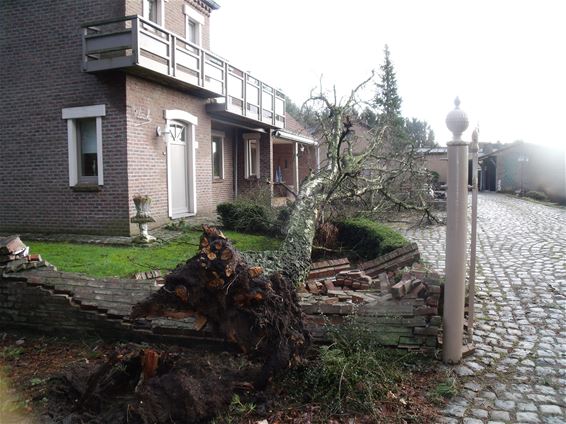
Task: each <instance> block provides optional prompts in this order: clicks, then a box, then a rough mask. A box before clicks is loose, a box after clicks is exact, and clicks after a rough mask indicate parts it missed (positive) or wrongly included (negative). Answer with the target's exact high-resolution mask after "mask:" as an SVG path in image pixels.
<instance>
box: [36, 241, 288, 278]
mask: <svg viewBox="0 0 566 424" xmlns="http://www.w3.org/2000/svg"><path fill="white" fill-rule="evenodd" d="M201 234H202V233H201V232H200V231H192V230H187V231H186V232H185V233H184V234H183V235H182V236H181V237H179V238H176V239H175V240H172V241H170V242H168V243H163V244H158V245H155V246H151V247H138V246H131V247H119V246H97V245H92V244H76V243H59V242H30V243H29V245H30V249H31V250H32V251H33V252H37V253H40V254H41V255H42V256H43V257H44V258H45V259H46V260H48V261H49V262H51V263H52V264H54V265H55V266H56V267H57V268H58V269H59V270H60V271H67V272H81V273H84V274H87V275H90V276H93V277H109V276H116V277H131V276H132V275H133V274H135V273H136V272H140V271H150V270H155V269H159V270H161V271H162V272H167V271H170V270H172V269H174V268H175V267H176V266H177V265H178V264H179V263H182V262H185V261H186V260H187V259H188V258H190V257H191V256H193V255H194V254H195V253H196V252H197V249H198V243H199V239H200V235H201ZM225 234H226V237H228V238H229V239H230V240H231V241H232V243H234V245H235V246H237V247H238V249H240V250H244V251H246V250H251V251H263V250H275V249H277V248H278V247H279V245H280V244H281V242H280V241H279V240H277V239H274V238H271V237H267V236H261V235H251V234H241V233H237V232H233V231H226V232H225Z"/></svg>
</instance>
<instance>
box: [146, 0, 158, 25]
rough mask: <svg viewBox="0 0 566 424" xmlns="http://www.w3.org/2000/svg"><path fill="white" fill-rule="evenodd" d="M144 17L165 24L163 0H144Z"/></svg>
mask: <svg viewBox="0 0 566 424" xmlns="http://www.w3.org/2000/svg"><path fill="white" fill-rule="evenodd" d="M143 17H144V18H146V19H147V20H148V21H151V22H153V23H156V24H157V25H161V26H163V0H143Z"/></svg>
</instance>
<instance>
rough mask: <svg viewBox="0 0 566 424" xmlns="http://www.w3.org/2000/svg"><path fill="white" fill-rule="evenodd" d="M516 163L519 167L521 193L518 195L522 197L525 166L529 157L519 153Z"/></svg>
mask: <svg viewBox="0 0 566 424" xmlns="http://www.w3.org/2000/svg"><path fill="white" fill-rule="evenodd" d="M517 162H519V164H520V166H521V192H520V193H519V194H520V195H521V196H522V195H523V194H525V164H526V163H527V162H529V157H528V156H527V155H526V154H525V153H521V154H520V155H519V157H518V158H517Z"/></svg>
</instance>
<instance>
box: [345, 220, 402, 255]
mask: <svg viewBox="0 0 566 424" xmlns="http://www.w3.org/2000/svg"><path fill="white" fill-rule="evenodd" d="M338 227H339V229H340V235H339V242H340V243H341V244H342V245H343V246H344V247H346V248H348V249H350V250H352V251H354V252H356V253H357V254H358V255H359V256H360V257H361V258H363V259H373V258H376V257H378V256H380V255H384V254H386V253H389V252H391V251H393V250H395V249H399V248H400V247H403V246H405V245H407V244H408V243H409V242H408V240H407V239H406V238H405V237H403V236H402V235H401V234H399V233H398V232H397V231H395V230H393V229H392V228H390V227H388V226H386V225H383V224H379V223H377V222H374V221H372V220H370V219H367V218H351V219H346V220H343V221H341V222H339V223H338Z"/></svg>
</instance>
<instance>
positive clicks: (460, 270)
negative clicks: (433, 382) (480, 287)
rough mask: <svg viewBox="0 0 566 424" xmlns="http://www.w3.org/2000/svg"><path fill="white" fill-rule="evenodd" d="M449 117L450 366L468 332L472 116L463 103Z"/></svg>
mask: <svg viewBox="0 0 566 424" xmlns="http://www.w3.org/2000/svg"><path fill="white" fill-rule="evenodd" d="M454 104H455V108H454V110H452V111H451V112H450V113H449V114H448V116H447V117H446V126H447V127H448V129H449V130H450V131H451V132H452V134H453V138H452V141H450V142H448V143H447V146H448V179H447V180H448V181H447V192H446V197H447V215H446V284H445V286H444V322H443V334H444V339H443V352H442V356H443V360H444V362H445V363H448V364H455V363H458V362H459V361H460V360H461V359H462V336H463V332H464V297H465V293H466V290H465V284H466V248H467V243H466V239H467V219H466V218H467V217H466V213H467V207H468V143H467V142H465V141H463V140H462V133H463V132H464V131H465V130H466V129H467V128H468V117H467V116H466V113H465V112H463V111H461V110H460V100H459V99H458V98H456V100H455V101H454Z"/></svg>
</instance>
